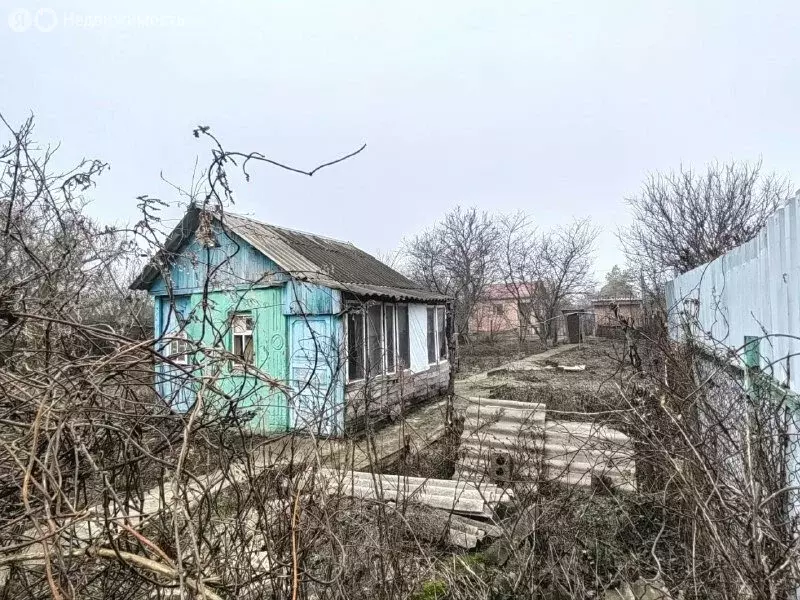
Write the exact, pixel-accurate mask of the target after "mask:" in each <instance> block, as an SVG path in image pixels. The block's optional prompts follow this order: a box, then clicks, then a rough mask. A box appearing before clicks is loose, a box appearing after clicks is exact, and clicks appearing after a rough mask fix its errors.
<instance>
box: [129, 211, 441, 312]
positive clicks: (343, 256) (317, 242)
mask: <svg viewBox="0 0 800 600" xmlns="http://www.w3.org/2000/svg"><path fill="white" fill-rule="evenodd" d="M192 211H194V212H195V213H197V212H199V209H197V208H194V209H192V208H190V209H189V212H187V216H185V217H184V219H183V220H182V221H181V223H180V224H179V225H178V227H176V229H175V231H173V232H172V234H170V236H169V238H168V243H167V252H175V251H176V250H177V247H176V246H179V245H180V243H182V241H183V240H185V239H187V238H188V236H189V235H191V233H193V231H194V229H195V228H196V227H197V223H198V221H199V219H198V218H197V217H196V214H195V215H193V216H192V215H191V213H192ZM214 219H215V220H216V221H217V222H218V223H220V224H221V226H222V228H223V230H227V231H230V232H232V233H235V234H236V235H238V236H240V237H241V238H242V239H244V240H245V241H247V242H248V243H250V244H252V245H253V247H255V248H256V249H257V250H259V251H261V252H262V253H264V255H266V256H267V257H268V258H270V259H272V260H273V261H274V262H275V263H277V264H278V266H280V267H281V268H282V269H284V270H285V271H287V272H288V273H290V274H291V275H292V276H294V277H296V278H298V279H305V280H308V281H311V282H314V283H318V284H320V285H325V286H328V287H332V288H336V289H340V290H345V291H349V292H352V293H353V294H355V295H363V296H376V297H387V298H393V299H397V300H423V301H444V300H447V299H448V298H447V296H443V295H441V294H436V293H434V292H430V291H428V290H426V289H424V288H422V287H420V286H419V285H417V284H416V283H414V282H413V281H411V280H410V279H408V278H407V277H405V276H404V275H402V274H400V273H398V272H397V271H395V270H394V269H392V268H391V267H389V266H387V265H385V264H383V263H382V262H381V261H379V260H378V259H376V258H375V257H373V256H371V255H369V254H367V253H366V252H364V251H363V250H360V249H359V248H356V247H355V246H354V245H353V244H351V243H350V242H342V241H339V240H334V239H332V238H328V237H325V236H321V235H315V234H312V233H305V232H302V231H296V230H293V229H287V228H285V227H278V226H275V225H270V224H268V223H264V222H262V221H258V220H256V219H253V218H251V217H246V216H243V215H237V214H234V213H228V212H226V213H221V214H220V213H215V214H214ZM161 258H163V257H161ZM158 273H159V271H158V269H157V268H156V267H155V265H153V264H152V263H151V265H148V267H147V268H146V269H145V270H144V271H143V272H142V274H141V275H140V276H139V277H138V278H137V280H136V281H135V282H134V284H133V285H132V286H131V287H132V288H133V289H148V288H149V286H150V284H152V282H153V281H154V280H155V279H156V277H157V276H158Z"/></svg>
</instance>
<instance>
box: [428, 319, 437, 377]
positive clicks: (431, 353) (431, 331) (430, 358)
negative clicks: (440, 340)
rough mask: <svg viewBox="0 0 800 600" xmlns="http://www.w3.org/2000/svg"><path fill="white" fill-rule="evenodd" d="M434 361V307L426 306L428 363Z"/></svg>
mask: <svg viewBox="0 0 800 600" xmlns="http://www.w3.org/2000/svg"><path fill="white" fill-rule="evenodd" d="M435 362H436V309H435V308H434V307H433V306H429V307H428V364H433V363H435Z"/></svg>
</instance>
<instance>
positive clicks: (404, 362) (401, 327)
mask: <svg viewBox="0 0 800 600" xmlns="http://www.w3.org/2000/svg"><path fill="white" fill-rule="evenodd" d="M397 354H398V359H399V361H400V368H401V369H408V368H409V367H410V366H411V343H410V338H409V332H408V306H407V305H405V304H402V305H400V306H398V307H397Z"/></svg>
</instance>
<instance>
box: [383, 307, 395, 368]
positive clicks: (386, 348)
mask: <svg viewBox="0 0 800 600" xmlns="http://www.w3.org/2000/svg"><path fill="white" fill-rule="evenodd" d="M387 306H391V307H392V346H393V348H392V352H393V353H394V366H393V367H392V370H391V371H390V370H389V346H388V344H387V343H386V307H387ZM381 323H383V375H395V374H396V373H397V304H395V303H393V302H384V303H382V304H381Z"/></svg>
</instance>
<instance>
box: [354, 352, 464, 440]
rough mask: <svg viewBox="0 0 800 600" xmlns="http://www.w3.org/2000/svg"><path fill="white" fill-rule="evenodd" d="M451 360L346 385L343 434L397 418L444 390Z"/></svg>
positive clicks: (448, 381) (447, 380) (447, 382)
mask: <svg viewBox="0 0 800 600" xmlns="http://www.w3.org/2000/svg"><path fill="white" fill-rule="evenodd" d="M449 383H450V362H449V361H443V362H440V363H439V364H437V365H431V367H430V368H429V369H427V370H426V371H419V372H417V373H413V372H411V371H404V372H403V373H398V374H396V375H387V376H382V377H378V378H375V379H373V380H370V381H366V382H365V381H357V382H354V383H349V384H347V385H346V386H345V392H344V395H345V417H344V428H345V433H347V434H351V433H355V432H358V431H362V430H364V429H365V428H366V427H367V425H368V424H369V425H373V426H374V425H376V424H380V423H383V422H385V421H391V420H394V419H396V418H397V417H398V416H399V415H400V414H401V413H402V412H403V411H404V410H406V409H408V408H410V407H412V406H414V405H415V404H417V403H419V402H422V401H423V400H427V399H428V398H433V397H435V396H438V395H440V394H443V393H445V392H446V391H447V387H448V385H449Z"/></svg>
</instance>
